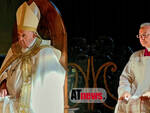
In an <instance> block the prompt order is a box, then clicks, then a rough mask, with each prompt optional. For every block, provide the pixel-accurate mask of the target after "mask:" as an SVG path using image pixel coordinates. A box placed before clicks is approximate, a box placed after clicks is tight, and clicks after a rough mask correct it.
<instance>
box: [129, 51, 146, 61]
mask: <svg viewBox="0 0 150 113" xmlns="http://www.w3.org/2000/svg"><path fill="white" fill-rule="evenodd" d="M143 55H144V49H142V50H138V51H135V52H134V53H133V54H132V55H131V57H130V60H133V59H136V58H140V57H142V56H143Z"/></svg>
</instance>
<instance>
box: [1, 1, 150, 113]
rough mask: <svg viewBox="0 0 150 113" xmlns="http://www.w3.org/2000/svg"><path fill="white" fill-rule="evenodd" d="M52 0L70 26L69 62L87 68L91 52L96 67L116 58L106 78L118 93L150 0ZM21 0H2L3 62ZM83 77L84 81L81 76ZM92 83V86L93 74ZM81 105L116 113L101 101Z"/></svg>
mask: <svg viewBox="0 0 150 113" xmlns="http://www.w3.org/2000/svg"><path fill="white" fill-rule="evenodd" d="M52 2H53V3H54V4H55V5H56V6H57V7H58V9H59V10H60V12H61V15H62V18H63V20H64V24H65V27H66V30H67V35H68V56H69V58H68V62H74V63H77V64H79V65H80V66H81V67H82V68H83V70H84V71H85V72H86V67H87V59H88V58H91V56H93V57H94V65H95V71H97V69H98V68H99V67H100V66H101V65H103V64H104V63H106V62H109V61H110V62H114V63H115V64H116V65H117V68H118V69H117V71H116V72H115V73H111V72H110V71H109V72H108V74H107V81H108V85H109V88H110V91H111V93H113V95H114V96H116V97H117V87H118V81H119V76H120V74H121V72H122V70H123V68H124V66H125V64H126V63H127V61H128V59H129V57H130V55H131V54H132V53H133V52H134V51H137V50H139V49H141V48H142V47H141V45H140V43H139V41H138V39H137V38H136V35H137V34H138V29H139V26H140V24H141V23H143V22H150V5H149V4H150V3H149V2H148V1H146V0H145V1H140V2H138V1H135V2H134V3H131V0H120V1H116V0H52ZM21 3H23V0H0V55H1V57H0V58H1V59H0V60H1V63H2V61H3V59H4V57H5V55H6V53H7V51H8V49H9V47H10V45H11V35H12V34H11V32H12V27H13V23H14V21H15V12H16V10H17V8H18V7H19V5H21ZM90 74H91V73H90ZM101 75H102V74H101ZM91 76H92V75H91ZM80 79H81V81H80V82H82V81H83V80H82V77H81V78H80ZM89 83H90V87H93V81H92V77H91V80H90V81H89ZM81 84H82V83H81ZM81 86H82V85H81ZM98 87H100V88H101V87H102V88H104V82H103V78H102V77H101V78H99V79H98ZM106 103H107V104H109V105H110V106H113V107H114V106H115V104H116V101H115V100H113V99H112V98H111V97H109V96H108V99H107V101H106ZM79 106H80V109H81V110H79V111H78V112H77V113H113V110H110V109H108V108H106V107H105V106H103V105H102V104H96V105H95V109H94V111H88V110H87V104H80V105H79Z"/></svg>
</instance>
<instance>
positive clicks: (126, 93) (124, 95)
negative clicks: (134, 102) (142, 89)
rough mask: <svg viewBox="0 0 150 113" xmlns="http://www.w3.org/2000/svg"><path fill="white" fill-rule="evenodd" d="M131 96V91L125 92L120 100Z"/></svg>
mask: <svg viewBox="0 0 150 113" xmlns="http://www.w3.org/2000/svg"><path fill="white" fill-rule="evenodd" d="M130 97H131V94H130V93H129V92H124V93H123V94H122V96H121V97H120V98H119V100H128V99H129V98H130Z"/></svg>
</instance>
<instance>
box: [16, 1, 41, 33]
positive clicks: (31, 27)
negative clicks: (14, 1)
mask: <svg viewBox="0 0 150 113" xmlns="http://www.w3.org/2000/svg"><path fill="white" fill-rule="evenodd" d="M16 18H17V29H21V30H28V31H35V32H36V30H37V27H38V24H39V20H40V10H39V8H38V7H37V5H36V4H35V2H32V4H31V5H28V4H27V2H24V3H23V4H22V5H21V6H20V7H19V8H18V10H17V13H16Z"/></svg>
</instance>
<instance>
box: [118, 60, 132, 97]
mask: <svg viewBox="0 0 150 113" xmlns="http://www.w3.org/2000/svg"><path fill="white" fill-rule="evenodd" d="M133 80H134V75H133V72H132V60H131V58H130V60H129V61H128V63H127V64H126V66H125V68H124V70H123V72H122V74H121V76H120V81H119V87H118V96H119V98H120V97H123V96H125V95H124V94H125V93H128V96H131V95H130V91H131V87H130V86H131V83H132V81H133Z"/></svg>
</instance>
